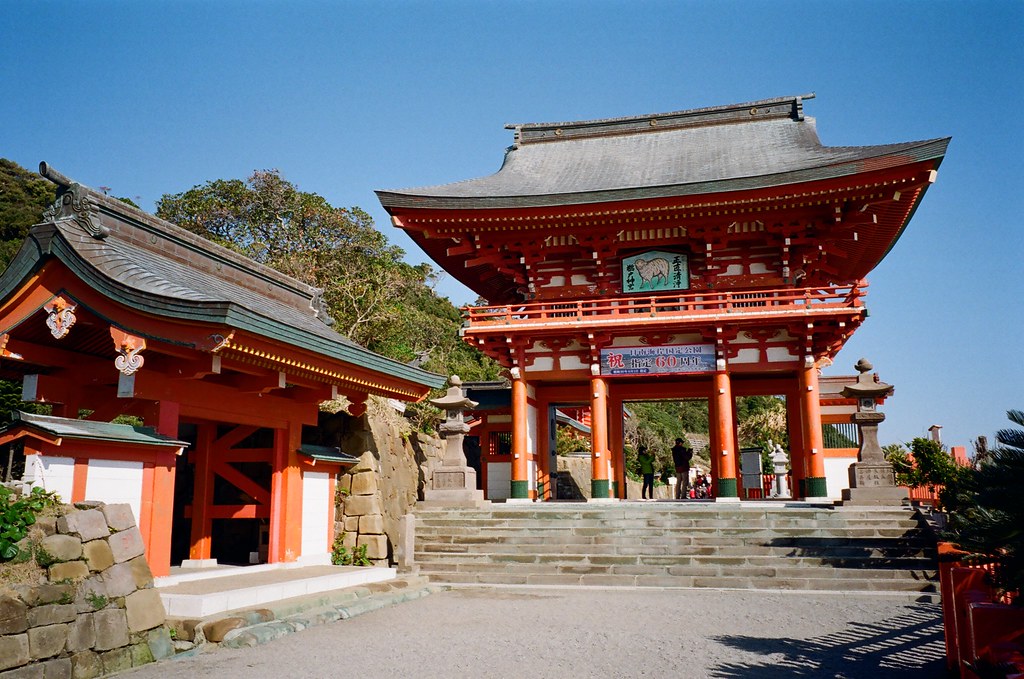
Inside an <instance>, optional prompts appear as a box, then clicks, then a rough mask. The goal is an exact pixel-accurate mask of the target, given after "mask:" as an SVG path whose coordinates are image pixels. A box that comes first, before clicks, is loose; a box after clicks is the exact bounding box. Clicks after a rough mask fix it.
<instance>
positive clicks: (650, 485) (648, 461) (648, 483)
mask: <svg viewBox="0 0 1024 679" xmlns="http://www.w3.org/2000/svg"><path fill="white" fill-rule="evenodd" d="M636 459H637V461H638V462H639V463H640V473H641V474H643V475H644V485H643V488H642V489H641V490H640V497H641V499H644V500H647V499H650V500H653V499H654V453H650V452H648V451H647V446H640V447H639V448H637V455H636ZM648 495H650V497H649V498H648Z"/></svg>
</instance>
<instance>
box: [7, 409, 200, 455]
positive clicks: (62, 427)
mask: <svg viewBox="0 0 1024 679" xmlns="http://www.w3.org/2000/svg"><path fill="white" fill-rule="evenodd" d="M11 416H12V418H13V421H12V422H10V423H8V424H6V425H4V426H3V428H2V429H0V433H7V432H9V431H13V430H15V429H18V428H26V429H29V430H35V431H38V432H42V433H46V434H50V435H51V436H57V437H60V438H66V439H80V440H93V441H115V442H117V443H132V444H135V445H147V446H175V447H180V448H184V447H187V446H188V445H189V443H188V442H187V441H178V440H177V439H172V438H170V437H168V436H163V435H162V434H158V433H157V432H156V430H155V429H153V428H152V427H133V426H131V425H128V424H112V423H110V422H93V421H91V420H72V419H70V418H67V417H54V416H52V415H35V414H32V413H26V412H22V411H20V410H16V411H14V412H12V413H11Z"/></svg>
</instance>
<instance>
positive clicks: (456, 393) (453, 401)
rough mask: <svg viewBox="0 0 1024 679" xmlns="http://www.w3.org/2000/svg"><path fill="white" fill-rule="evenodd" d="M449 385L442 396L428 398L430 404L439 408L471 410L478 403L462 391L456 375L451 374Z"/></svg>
mask: <svg viewBox="0 0 1024 679" xmlns="http://www.w3.org/2000/svg"><path fill="white" fill-rule="evenodd" d="M451 385H452V386H450V387H448V391H447V392H446V393H445V395H444V396H442V397H441V398H434V399H430V405H432V406H434V407H436V408H440V409H441V410H472V409H473V408H475V407H477V406H478V405H480V404H479V403H477V402H476V401H472V400H470V399H469V398H468V397H466V395H465V394H464V393H462V379H461V378H460V377H459V376H458V375H452V378H451Z"/></svg>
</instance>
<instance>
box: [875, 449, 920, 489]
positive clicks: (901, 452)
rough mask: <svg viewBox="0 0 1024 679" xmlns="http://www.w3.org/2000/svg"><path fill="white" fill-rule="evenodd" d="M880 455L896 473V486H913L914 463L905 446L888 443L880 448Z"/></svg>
mask: <svg viewBox="0 0 1024 679" xmlns="http://www.w3.org/2000/svg"><path fill="white" fill-rule="evenodd" d="M882 455H883V456H884V457H885V460H886V462H888V463H889V464H891V465H892V469H893V471H894V472H896V485H898V486H914V481H915V478H914V461H913V459H911V457H910V451H908V450H907V447H906V446H905V445H903V444H902V443H890V444H889V445H887V446H882Z"/></svg>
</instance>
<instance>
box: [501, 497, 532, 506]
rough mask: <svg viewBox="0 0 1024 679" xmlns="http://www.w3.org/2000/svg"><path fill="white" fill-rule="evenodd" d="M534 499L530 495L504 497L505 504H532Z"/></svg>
mask: <svg viewBox="0 0 1024 679" xmlns="http://www.w3.org/2000/svg"><path fill="white" fill-rule="evenodd" d="M534 502H536V500H534V499H533V498H532V497H510V498H506V499H505V504H507V505H532V504H533V503H534Z"/></svg>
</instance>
